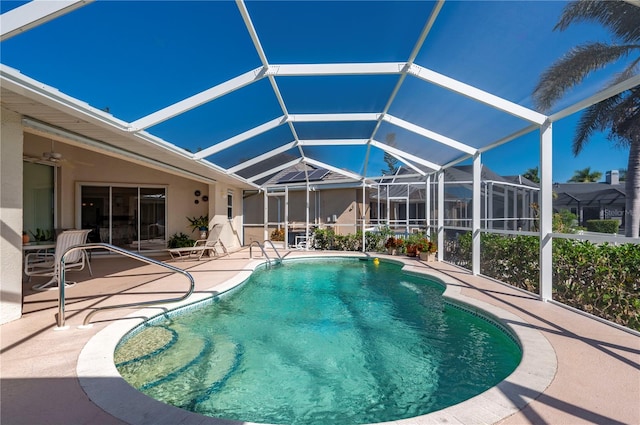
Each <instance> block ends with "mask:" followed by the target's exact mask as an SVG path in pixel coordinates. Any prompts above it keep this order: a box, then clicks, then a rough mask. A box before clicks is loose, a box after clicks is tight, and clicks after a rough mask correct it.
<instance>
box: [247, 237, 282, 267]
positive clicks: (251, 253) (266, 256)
mask: <svg viewBox="0 0 640 425" xmlns="http://www.w3.org/2000/svg"><path fill="white" fill-rule="evenodd" d="M253 244H256V245H258V248H260V251H262V255H264V258H266V259H267V267H270V266H271V258H269V256H268V255H267V251H265V250H264V246H263V245H262V244H261V243H260V242H258V241H251V243H250V244H249V258H253ZM276 253H277V251H276Z"/></svg>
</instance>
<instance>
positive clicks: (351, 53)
mask: <svg viewBox="0 0 640 425" xmlns="http://www.w3.org/2000/svg"><path fill="white" fill-rule="evenodd" d="M16 4H19V3H17V2H10V1H3V2H2V6H1V7H2V11H3V12H4V11H6V10H8V9H10V8H12V7H14V6H15V5H16ZM562 6H563V3H562V2H559V1H535V2H523V1H495V2H485V1H448V2H447V3H445V7H444V8H443V10H442V12H441V14H440V17H439V18H438V20H437V22H436V24H435V25H434V27H433V29H432V31H431V32H430V34H429V37H428V39H427V42H426V43H425V45H424V46H423V48H422V49H421V50H420V52H419V53H418V56H417V58H416V63H418V64H420V65H421V66H424V67H426V68H430V69H432V70H434V71H436V72H440V73H443V74H446V75H448V76H450V77H452V78H456V79H458V80H460V81H462V82H465V83H467V84H471V85H474V86H476V87H478V88H481V89H483V90H486V91H489V92H491V93H493V94H496V95H498V96H502V97H504V98H506V99H508V100H510V101H513V102H515V103H519V104H521V105H523V106H526V107H532V102H531V96H530V95H531V91H532V89H533V87H534V85H535V83H536V82H537V78H538V75H539V74H540V73H541V72H542V71H543V70H544V69H545V68H546V67H548V66H549V65H550V64H551V63H552V62H553V61H554V60H556V59H557V58H558V57H560V56H561V55H562V54H563V53H564V52H566V51H567V50H568V49H569V48H570V47H572V46H574V45H576V44H578V43H583V42H586V41H594V40H600V41H602V40H605V41H606V33H604V32H603V31H602V30H601V29H600V28H598V27H596V26H593V25H587V24H580V25H576V26H574V27H571V28H570V30H567V31H565V32H562V33H559V32H554V31H552V28H553V25H554V24H555V22H556V20H557V17H558V16H559V13H560V11H561V9H562ZM431 7H432V4H431V3H429V2H417V1H408V2H384V1H371V2H368V1H357V2H344V1H326V2H305V1H285V2H275V3H274V2H247V8H248V10H249V13H250V15H251V17H252V20H253V23H254V26H255V28H256V31H257V33H258V36H259V37H260V40H261V43H262V46H263V48H264V50H265V53H266V55H267V58H268V60H269V62H270V63H276V64H277V63H314V62H318V63H336V62H387V61H393V62H395V61H399V62H401V61H405V60H406V59H407V57H408V55H409V54H410V52H411V50H412V48H413V45H414V43H415V41H416V40H417V38H418V35H419V33H420V31H421V29H422V26H423V25H424V22H425V21H426V18H427V16H428V15H429V12H430V10H431ZM0 59H1V61H2V63H3V64H6V65H8V66H11V67H13V68H16V69H18V70H20V71H21V72H22V73H24V74H26V75H28V76H30V77H32V78H35V79H37V80H39V81H42V82H44V83H45V84H48V85H50V86H53V87H55V88H57V89H59V90H61V91H62V92H64V93H66V94H69V95H71V96H74V97H76V98H78V99H80V100H83V101H85V102H87V103H89V104H90V105H92V106H94V107H97V108H101V109H102V108H105V107H108V108H109V110H110V112H111V113H112V114H114V116H116V117H118V118H121V119H124V120H127V121H133V120H136V119H138V118H141V117H142V116H145V115H147V114H149V113H152V112H154V111H156V110H158V109H160V108H162V107H165V106H168V105H170V104H172V103H174V102H176V101H179V100H182V99H183V98H185V97H188V96H190V95H193V94H195V93H198V92H200V91H202V90H205V89H208V88H210V87H212V86H214V85H216V84H220V83H221V82H223V81H226V80H228V79H230V78H233V77H235V76H238V75H240V74H242V73H245V72H247V71H250V70H252V69H255V68H257V67H259V66H260V60H259V57H258V55H257V54H256V52H255V49H254V48H253V45H252V42H251V39H250V38H249V35H248V33H247V31H246V28H245V27H244V24H243V22H242V19H241V16H240V14H239V13H238V10H237V7H236V5H235V3H234V2H231V1H194V2H171V1H141V2H132V1H98V2H96V3H93V4H90V5H88V6H86V7H83V8H80V9H79V10H77V11H75V12H72V13H70V14H68V15H66V16H63V17H61V18H58V19H56V20H54V21H52V22H49V23H47V24H45V25H43V26H41V27H38V28H35V29H33V30H31V31H28V32H26V33H24V34H21V35H19V36H16V37H14V38H12V39H9V40H7V41H5V42H3V43H2V46H1V50H0ZM619 68H620V66H617V67H616V66H614V67H613V68H609V69H607V70H606V71H603V72H600V73H598V74H596V75H595V76H594V77H593V78H590V79H589V80H587V81H585V82H584V84H582V85H581V87H579V88H578V89H577V90H574V91H573V92H571V93H568V95H567V96H566V99H565V100H563V101H562V102H560V104H559V106H558V107H557V109H560V108H562V107H563V106H566V105H568V104H570V103H572V102H574V101H576V100H578V99H581V98H584V97H585V96H587V95H588V94H591V93H594V92H595V91H596V90H598V89H599V88H602V87H603V85H604V84H605V83H606V81H607V79H608V78H609V76H610V75H611V74H612V73H613V72H615V71H616V70H618V69H619ZM396 81H397V77H395V76H394V77H389V76H370V77H321V78H318V77H313V78H306V77H305V78H304V79H303V78H301V77H289V78H279V79H278V84H279V87H280V90H281V92H282V95H283V97H284V98H285V102H286V103H287V107H288V108H289V112H290V113H304V112H314V111H315V112H379V111H380V110H381V108H382V107H384V105H385V103H386V99H387V98H388V95H389V94H390V92H391V91H392V90H393V87H394V86H395V82H396ZM442 92H444V90H442V89H439V88H437V87H435V86H431V85H429V84H426V83H423V82H420V81H418V80H417V79H415V78H407V80H406V82H405V83H404V84H403V86H402V87H401V89H400V91H399V92H398V95H397V97H396V100H395V101H394V103H393V104H392V106H391V109H390V113H392V114H394V115H396V116H398V117H400V118H403V119H407V120H409V121H411V122H414V123H416V124H419V125H423V126H425V127H427V128H430V129H432V130H434V131H442V132H443V133H444V134H446V135H448V136H450V137H455V138H457V139H458V140H460V141H463V142H465V143H467V144H469V145H472V146H482V144H483V143H488V142H490V141H492V140H497V139H499V138H500V137H502V136H504V135H506V134H510V133H511V132H513V131H515V130H517V129H519V128H521V127H524V126H525V125H526V123H523V122H522V121H520V120H516V119H514V118H513V117H511V116H505V115H504V114H497V113H496V112H495V111H494V110H491V109H490V108H487V107H484V106H482V105H479V104H476V103H475V102H471V101H468V100H466V99H464V98H461V97H460V96H452V95H451V94H450V93H442ZM432 99H433V100H432ZM557 109H556V110H557ZM280 115H282V110H281V109H280V105H279V104H278V102H277V100H276V98H275V96H274V95H273V92H272V89H271V87H270V85H269V84H268V82H267V81H266V80H263V81H261V82H259V83H256V84H253V85H250V86H248V87H245V88H244V89H242V90H240V91H238V92H235V93H232V94H230V95H227V96H225V97H223V98H221V99H218V100H216V101H215V102H212V103H211V104H207V105H204V106H202V107H200V108H197V109H195V110H192V111H190V112H188V113H186V114H184V115H183V116H180V117H176V118H174V119H172V120H169V121H167V122H164V123H162V124H160V125H158V126H156V127H153V128H150V129H149V131H150V132H151V133H152V134H156V135H158V136H160V137H163V138H164V139H165V140H168V141H170V142H172V143H175V144H176V145H178V146H182V147H186V148H189V149H190V150H196V149H197V148H204V147H207V146H209V145H211V144H214V143H216V142H219V141H222V140H224V139H226V138H228V137H231V136H232V135H234V134H236V133H239V132H243V131H246V130H248V129H250V128H251V127H253V126H256V125H259V124H261V123H264V122H267V121H269V120H271V119H273V118H276V117H278V116H280ZM577 119H578V117H577V116H572V117H569V118H566V119H565V120H563V121H561V122H558V123H556V124H554V135H555V137H554V167H553V174H554V181H559V182H563V181H566V180H568V179H569V178H570V177H571V175H573V172H574V171H575V170H578V169H583V168H586V167H591V168H592V169H593V170H597V171H601V172H602V173H603V174H604V172H605V171H607V170H610V169H619V168H626V164H627V151H626V150H621V149H618V148H615V147H613V145H612V144H611V143H610V142H608V141H607V140H606V139H605V137H604V136H603V135H598V136H597V137H594V138H593V139H592V140H591V142H590V143H589V144H588V145H586V147H585V149H584V151H583V152H582V153H581V154H580V155H579V156H578V157H574V156H573V154H572V153H571V140H572V137H573V127H574V126H575V122H576V121H577ZM347 127H348V125H347V124H341V127H340V126H337V125H336V126H334V128H330V129H327V128H326V127H325V129H324V130H321V129H319V128H313V126H307V127H305V128H304V129H302V130H301V131H304V132H305V134H309V137H312V136H313V135H324V134H326V136H324V137H339V134H340V132H341V131H342V130H344V131H345V133H344V134H348V135H349V137H357V135H358V132H362V134H363V137H365V135H366V133H367V132H369V134H370V131H371V125H370V124H365V125H363V124H362V123H351V127H350V128H347ZM384 130H385V131H393V129H388V128H386V127H385V128H384ZM380 131H381V133H379V134H378V135H377V137H376V138H377V139H378V140H384V134H385V133H383V132H382V131H383V128H382V127H381V130H380ZM400 134H401V132H398V135H400ZM269 137H273V140H267V139H268V138H269ZM280 137H284V139H280ZM286 137H287V136H286V134H284V135H283V132H282V131H281V129H280V130H279V131H277V132H274V133H273V134H269V135H267V136H266V137H265V138H264V143H263V145H261V146H265V147H263V148H262V149H263V150H264V149H266V147H269V148H273V147H275V146H279V145H281V144H284V143H286V142H289V141H291V140H286ZM407 137H408V136H407ZM399 139H401V140H398V144H399V147H403V148H406V149H409V150H411V149H416V152H418V151H419V150H420V149H421V148H419V147H417V144H416V142H415V141H413V140H411V139H410V138H407V139H404V138H399ZM403 144H404V146H403ZM424 149H426V154H429V155H433V157H434V158H439V157H442V158H446V156H447V155H450V154H451V152H449V151H448V150H447V149H442V148H439V147H437V146H435V147H433V148H432V147H429V148H424ZM238 151H244V152H239V153H238V155H240V154H244V155H245V156H246V155H257V154H259V153H261V151H260V149H259V148H256V147H253V148H252V149H245V150H243V149H238ZM538 151H539V147H538V135H537V133H532V134H530V135H528V136H525V137H524V138H522V140H518V141H516V142H512V143H509V144H507V145H504V146H502V147H500V148H498V149H495V150H493V151H490V152H487V153H486V154H484V155H483V161H484V162H485V163H486V164H487V166H489V167H490V168H492V169H493V170H494V171H496V172H497V173H499V174H503V175H511V174H518V173H523V172H525V171H526V170H527V169H528V168H532V167H535V166H537V165H538V161H539V153H538ZM231 153H232V152H227V153H225V155H221V156H219V158H220V160H221V161H222V160H223V161H225V165H233V158H230V154H231ZM360 153H361V150H359V149H355V148H343V149H341V150H340V151H339V153H337V154H333V155H332V154H331V152H329V151H328V150H323V149H315V150H314V154H317V155H318V159H320V160H325V159H326V160H330V159H332V158H331V157H332V156H333V160H335V161H336V165H337V166H340V167H344V168H351V169H353V170H354V171H357V172H359V171H361V170H362V158H356V156H357V155H359V154H360ZM422 153H425V152H422ZM211 159H213V158H211ZM370 159H371V164H369V170H370V172H371V170H373V171H375V172H378V171H379V170H380V169H381V168H382V167H383V166H384V163H383V161H382V154H381V153H380V152H377V153H376V154H375V155H372V157H371V158H370Z"/></svg>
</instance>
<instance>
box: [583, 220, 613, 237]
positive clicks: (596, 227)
mask: <svg viewBox="0 0 640 425" xmlns="http://www.w3.org/2000/svg"><path fill="white" fill-rule="evenodd" d="M618 227H619V223H618V221H617V220H587V230H588V231H590V232H598V233H609V234H612V233H618Z"/></svg>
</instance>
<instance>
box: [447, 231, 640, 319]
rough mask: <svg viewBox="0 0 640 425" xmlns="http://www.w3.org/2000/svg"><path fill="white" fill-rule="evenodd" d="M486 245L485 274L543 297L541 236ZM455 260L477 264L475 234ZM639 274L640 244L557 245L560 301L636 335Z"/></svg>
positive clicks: (484, 240)
mask: <svg viewBox="0 0 640 425" xmlns="http://www.w3.org/2000/svg"><path fill="white" fill-rule="evenodd" d="M481 244H482V254H481V258H480V262H481V264H480V270H481V272H482V273H483V274H484V275H486V276H490V277H493V278H495V279H498V280H500V281H502V282H505V283H508V284H510V285H513V286H516V287H519V288H523V289H526V290H528V291H531V292H534V293H537V292H538V282H539V276H540V270H539V262H538V255H539V241H538V238H537V237H535V236H502V235H496V234H483V235H482V236H481ZM451 257H452V258H453V259H456V260H457V261H460V262H464V261H469V263H468V264H470V263H471V262H470V259H471V233H466V234H465V235H463V236H461V237H460V239H459V241H458V244H456V245H455V249H454V250H453V252H452V253H451ZM465 264H467V263H465ZM638 270H640V245H639V244H623V245H610V244H608V243H602V244H593V243H591V242H588V241H576V240H571V239H554V240H553V298H554V300H556V301H559V302H562V303H564V304H566V305H569V306H571V307H574V308H577V309H580V310H582V311H585V312H587V313H591V314H593V315H596V316H598V317H601V318H604V319H607V320H610V321H612V322H615V323H618V324H620V325H623V326H626V327H628V328H631V329H635V330H640V276H639V275H638Z"/></svg>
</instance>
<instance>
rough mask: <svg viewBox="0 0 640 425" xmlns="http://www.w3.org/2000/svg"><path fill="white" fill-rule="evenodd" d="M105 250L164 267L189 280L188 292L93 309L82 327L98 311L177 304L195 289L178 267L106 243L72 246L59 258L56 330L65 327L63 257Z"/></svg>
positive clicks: (186, 273)
mask: <svg viewBox="0 0 640 425" xmlns="http://www.w3.org/2000/svg"><path fill="white" fill-rule="evenodd" d="M98 248H100V249H106V250H108V251H111V252H116V253H118V254H122V255H124V256H125V257H129V258H133V259H135V260H140V261H142V262H145V263H147V264H153V265H157V266H160V267H164V268H167V269H169V270H171V271H173V272H175V273H180V274H182V275H184V276H185V277H186V278H187V279H189V283H190V287H189V291H188V292H187V293H186V294H185V295H183V296H181V297H179V298H167V299H163V300H156V301H141V302H137V303H128V304H118V305H110V306H104V307H97V308H96V309H94V310H93V311H91V312H90V313H89V314H87V317H85V319H84V322H83V323H82V326H87V325H88V324H89V321H90V320H91V318H92V317H93V316H94V315H95V314H96V313H98V312H99V311H102V310H113V309H116V308H128V307H141V306H152V305H159V304H165V303H170V302H178V301H182V300H185V299H186V298H188V297H189V296H190V295H191V294H193V290H194V288H195V281H194V280H193V276H191V274H190V273H189V272H187V271H185V270H182V269H180V268H178V267H175V266H172V265H171V264H167V263H163V262H161V261H157V260H154V259H151V258H148V257H145V256H143V255H140V254H136V253H134V252H131V251H127V250H126V249H122V248H119V247H117V246H113V245H109V244H106V243H89V244H82V245H74V246H72V247H70V248H69V249H67V250H66V251H65V252H64V253H63V255H62V257H61V258H60V269H59V270H60V280H59V282H58V287H59V292H58V320H57V323H58V328H63V327H64V325H65V311H64V310H65V295H64V289H65V288H64V287H65V285H64V282H65V267H64V258H65V256H66V255H67V254H68V253H70V252H72V251H78V250H83V251H86V250H88V249H89V250H90V249H98Z"/></svg>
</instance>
